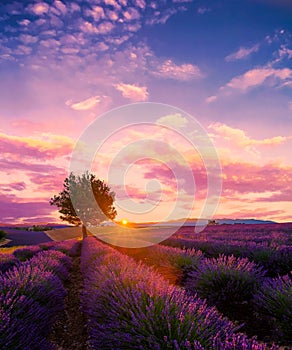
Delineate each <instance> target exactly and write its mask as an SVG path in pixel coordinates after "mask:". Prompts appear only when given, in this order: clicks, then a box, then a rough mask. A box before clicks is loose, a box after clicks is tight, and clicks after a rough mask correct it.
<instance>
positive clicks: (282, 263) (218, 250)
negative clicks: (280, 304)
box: [163, 238, 292, 277]
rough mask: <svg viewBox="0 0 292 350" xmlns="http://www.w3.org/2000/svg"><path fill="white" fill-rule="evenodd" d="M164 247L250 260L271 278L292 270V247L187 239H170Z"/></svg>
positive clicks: (210, 255) (208, 255)
mask: <svg viewBox="0 0 292 350" xmlns="http://www.w3.org/2000/svg"><path fill="white" fill-rule="evenodd" d="M163 245H166V246H170V247H179V248H187V249H196V250H201V251H202V252H203V253H204V255H205V256H206V257H208V258H217V257H219V255H221V254H224V255H234V256H235V257H241V258H248V259H249V260H250V261H254V262H255V263H258V264H261V265H262V266H263V267H264V269H265V270H267V274H268V275H269V276H270V277H276V276H278V275H286V274H287V273H289V272H290V271H291V270H292V246H281V247H276V248H275V247H265V246H261V245H258V244H255V243H254V242H245V243H244V244H241V245H235V244H227V243H226V242H220V241H214V240H207V241H201V240H194V239H187V238H169V239H167V240H165V241H164V242H163Z"/></svg>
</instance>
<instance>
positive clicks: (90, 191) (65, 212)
mask: <svg viewBox="0 0 292 350" xmlns="http://www.w3.org/2000/svg"><path fill="white" fill-rule="evenodd" d="M63 186H64V188H63V191H61V192H60V193H59V194H58V195H55V196H54V197H53V198H51V200H50V204H51V205H56V206H57V207H58V208H59V212H60V214H61V216H60V219H61V220H63V221H68V222H69V223H70V224H73V225H80V224H81V223H82V224H84V225H87V224H92V225H96V224H98V223H99V222H100V221H103V220H105V219H114V218H115V217H116V215H117V212H116V209H115V207H114V206H113V202H114V193H113V192H111V191H110V187H109V186H108V185H107V184H106V183H105V182H104V181H101V180H99V179H97V178H96V177H95V175H93V174H90V173H88V172H86V173H84V174H82V175H74V174H73V173H71V174H70V175H69V177H67V178H66V179H65V180H64V184H63Z"/></svg>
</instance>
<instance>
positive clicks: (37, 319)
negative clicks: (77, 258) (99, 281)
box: [0, 250, 71, 350]
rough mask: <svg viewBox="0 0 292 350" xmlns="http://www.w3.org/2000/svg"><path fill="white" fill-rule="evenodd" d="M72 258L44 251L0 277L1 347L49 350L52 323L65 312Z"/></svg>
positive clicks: (10, 349) (6, 348)
mask: <svg viewBox="0 0 292 350" xmlns="http://www.w3.org/2000/svg"><path fill="white" fill-rule="evenodd" d="M70 268H71V258H69V257H68V256H66V255H65V254H63V253H61V252H59V251H54V250H50V251H43V252H39V253H37V254H36V255H35V256H33V257H32V258H31V259H30V260H27V261H25V262H23V263H22V264H20V265H19V266H15V267H13V268H12V269H10V270H9V271H7V272H6V273H1V274H0V315H1V317H0V348H1V349H5V350H34V349H36V350H37V349H45V350H46V349H52V346H51V344H50V343H49V342H48V341H47V336H48V334H49V332H50V328H51V326H52V324H53V323H54V322H55V321H56V319H57V318H58V317H59V315H60V313H61V312H62V311H63V309H64V297H65V295H66V290H65V288H64V286H63V283H62V280H65V279H67V278H68V277H69V270H70Z"/></svg>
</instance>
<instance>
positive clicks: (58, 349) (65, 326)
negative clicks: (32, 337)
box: [49, 252, 91, 350]
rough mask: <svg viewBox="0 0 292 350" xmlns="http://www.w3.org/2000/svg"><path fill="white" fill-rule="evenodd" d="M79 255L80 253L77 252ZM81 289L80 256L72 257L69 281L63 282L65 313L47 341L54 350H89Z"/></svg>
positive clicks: (54, 326) (56, 323)
mask: <svg viewBox="0 0 292 350" xmlns="http://www.w3.org/2000/svg"><path fill="white" fill-rule="evenodd" d="M79 253H80V252H79ZM82 287H83V281H82V276H81V272H80V254H78V256H76V257H73V267H72V270H71V275H70V277H69V280H68V281H67V282H65V288H66V289H67V293H68V294H67V296H66V298H65V311H64V314H63V315H62V317H61V318H60V319H59V320H57V321H56V322H55V324H54V325H53V327H52V331H51V336H50V338H49V340H50V341H51V342H52V344H53V345H54V346H55V350H73V349H74V350H90V349H91V348H90V345H89V342H88V333H87V326H86V317H85V315H84V314H83V313H82V311H81V309H80V291H81V289H82Z"/></svg>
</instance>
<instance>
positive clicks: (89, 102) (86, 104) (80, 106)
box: [66, 95, 100, 111]
mask: <svg viewBox="0 0 292 350" xmlns="http://www.w3.org/2000/svg"><path fill="white" fill-rule="evenodd" d="M99 103H100V96H98V95H96V96H92V97H89V98H87V99H86V100H83V101H80V102H76V103H73V102H72V100H68V101H66V105H67V106H69V107H71V108H72V109H75V110H76V111H85V110H89V109H92V108H94V107H95V106H96V105H98V104H99Z"/></svg>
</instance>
